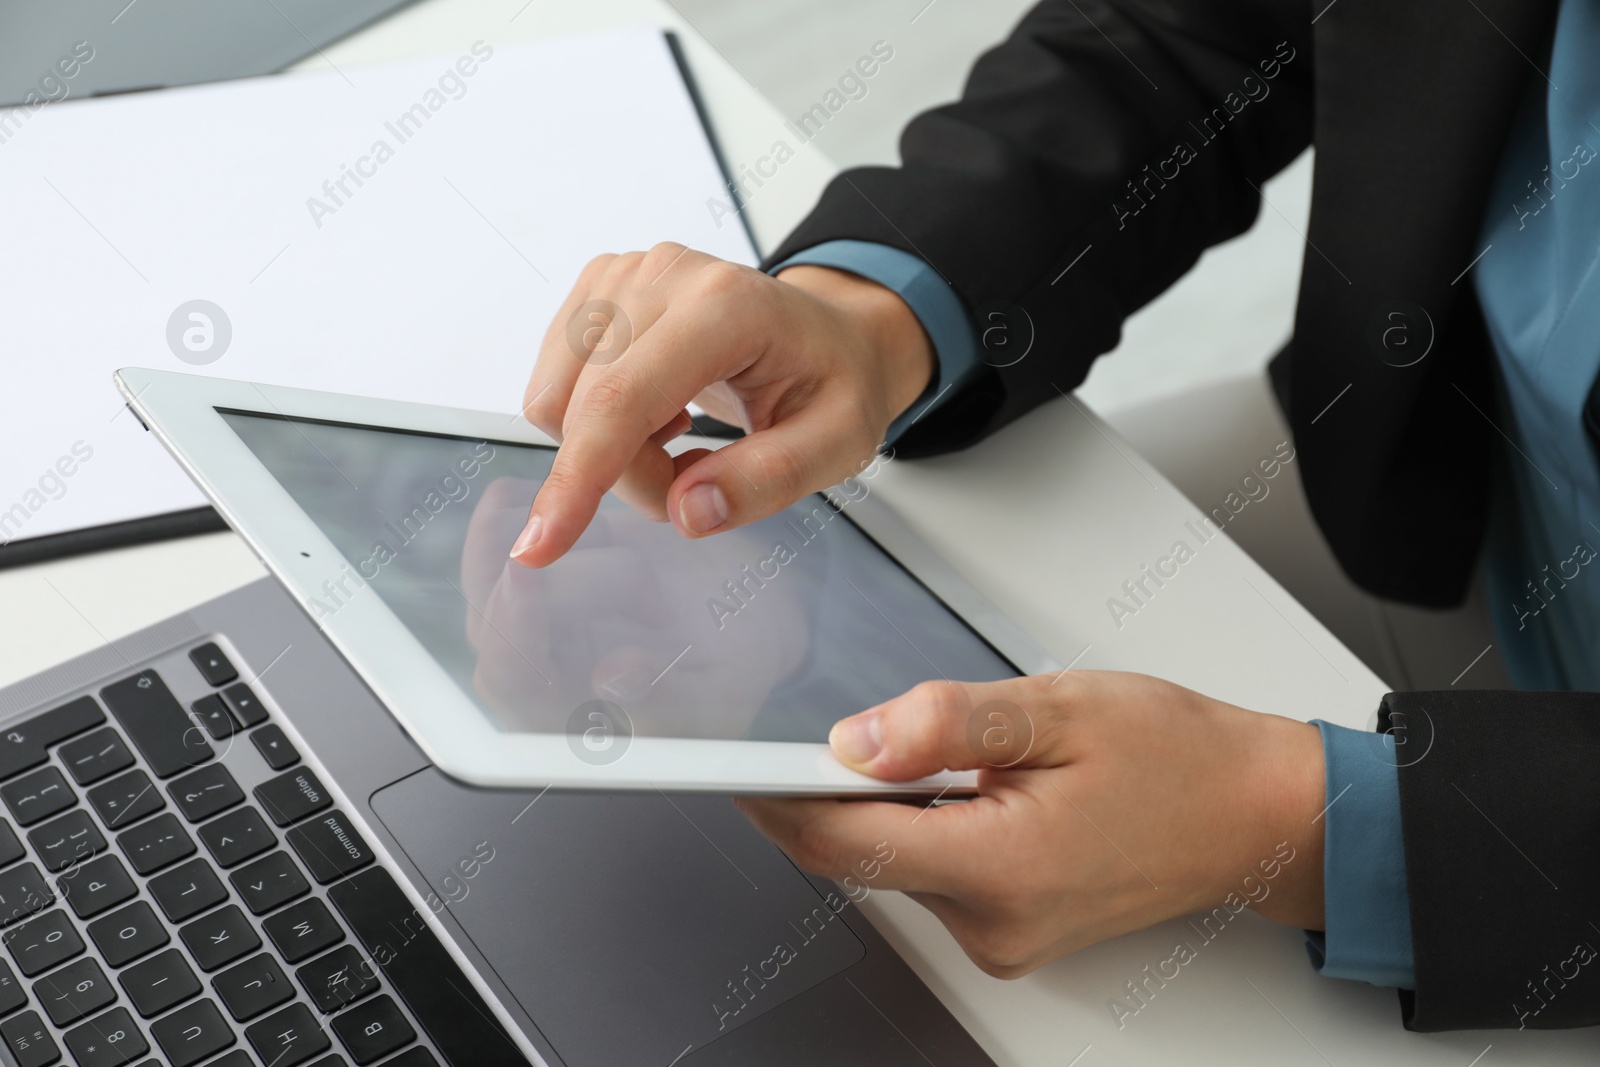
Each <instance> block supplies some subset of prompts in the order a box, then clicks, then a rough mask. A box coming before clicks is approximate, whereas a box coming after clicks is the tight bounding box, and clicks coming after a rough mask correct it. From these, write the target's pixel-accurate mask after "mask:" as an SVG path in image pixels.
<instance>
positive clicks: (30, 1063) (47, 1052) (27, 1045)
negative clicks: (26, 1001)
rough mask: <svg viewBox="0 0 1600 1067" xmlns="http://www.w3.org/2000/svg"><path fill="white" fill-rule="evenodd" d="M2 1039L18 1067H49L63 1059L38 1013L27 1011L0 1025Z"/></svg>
mask: <svg viewBox="0 0 1600 1067" xmlns="http://www.w3.org/2000/svg"><path fill="white" fill-rule="evenodd" d="M0 1037H3V1038H5V1042H6V1048H7V1050H9V1051H10V1053H11V1056H12V1058H13V1059H15V1060H16V1061H17V1067H48V1065H49V1064H52V1063H55V1062H56V1061H57V1060H59V1059H61V1049H60V1047H59V1046H57V1045H56V1043H55V1039H54V1038H52V1037H51V1036H50V1031H49V1030H47V1029H45V1025H44V1020H43V1019H41V1018H39V1013H38V1012H36V1011H25V1012H23V1013H22V1014H21V1015H18V1016H16V1017H15V1018H11V1019H7V1020H6V1021H5V1022H3V1023H0Z"/></svg>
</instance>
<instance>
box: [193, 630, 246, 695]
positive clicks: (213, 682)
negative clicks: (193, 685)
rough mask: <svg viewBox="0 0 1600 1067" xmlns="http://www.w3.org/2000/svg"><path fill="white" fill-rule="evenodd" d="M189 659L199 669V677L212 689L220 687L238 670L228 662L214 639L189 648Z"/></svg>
mask: <svg viewBox="0 0 1600 1067" xmlns="http://www.w3.org/2000/svg"><path fill="white" fill-rule="evenodd" d="M189 659H190V660H191V661H192V662H193V663H194V665H195V666H196V667H198V668H199V669H200V677H202V678H204V679H205V680H206V684H207V685H209V686H211V687H212V688H213V689H221V688H222V687H223V686H225V685H227V684H228V683H229V682H231V681H233V680H234V679H235V678H237V677H239V672H238V671H236V670H234V669H233V664H231V663H229V662H228V657H227V656H225V655H224V654H223V652H222V649H220V648H218V647H217V643H216V642H215V641H207V642H206V643H205V644H203V645H201V646H200V647H198V648H191V649H190V650H189Z"/></svg>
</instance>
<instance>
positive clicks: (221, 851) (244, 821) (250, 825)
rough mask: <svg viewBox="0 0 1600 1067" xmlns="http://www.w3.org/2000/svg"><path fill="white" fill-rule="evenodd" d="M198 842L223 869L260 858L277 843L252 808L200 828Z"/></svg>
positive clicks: (270, 831)
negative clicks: (200, 842)
mask: <svg viewBox="0 0 1600 1067" xmlns="http://www.w3.org/2000/svg"><path fill="white" fill-rule="evenodd" d="M200 840H201V841H203V842H205V846H206V848H208V849H210V850H211V857H212V859H214V860H216V861H217V863H218V864H219V865H220V866H222V867H224V868H226V867H232V866H233V865H234V864H236V863H243V862H244V861H245V860H247V859H249V858H250V857H251V856H259V855H260V854H261V853H263V852H265V851H266V850H267V849H269V848H271V847H272V846H273V845H276V844H277V843H278V839H277V838H276V837H274V836H273V835H272V830H271V828H270V827H268V826H267V821H266V820H265V819H263V818H262V817H261V813H260V812H259V811H257V810H256V809H255V808H240V809H239V810H238V811H234V812H229V813H228V814H227V815H223V816H221V817H220V818H216V819H213V820H211V821H210V822H208V823H206V824H205V825H204V826H202V827H200Z"/></svg>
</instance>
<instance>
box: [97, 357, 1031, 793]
mask: <svg viewBox="0 0 1600 1067" xmlns="http://www.w3.org/2000/svg"><path fill="white" fill-rule="evenodd" d="M116 382H117V387H118V388H119V389H120V390H121V391H122V394H123V396H124V397H125V398H126V400H127V402H128V405H129V407H130V408H131V409H132V410H133V411H134V413H135V414H136V415H138V416H139V418H140V420H141V421H142V422H143V423H144V425H145V427H146V428H147V429H148V430H150V431H151V432H152V433H153V434H155V435H156V437H157V439H158V440H160V441H161V443H162V444H163V445H164V446H165V447H166V448H167V450H168V451H169V452H171V453H172V455H173V457H174V458H175V459H177V461H178V463H179V464H180V465H181V466H182V467H183V469H184V470H185V471H186V472H187V473H188V474H189V476H190V477H191V478H193V479H194V481H195V483H196V484H197V485H198V486H199V487H200V488H201V490H202V491H203V492H205V494H206V495H207V496H208V497H209V498H210V500H211V502H212V503H213V504H214V505H215V506H216V508H217V511H218V512H219V513H220V514H221V515H222V517H223V518H224V519H225V520H226V521H227V523H228V525H229V526H231V527H232V528H233V529H234V530H235V531H237V532H238V533H239V535H240V536H241V537H242V538H243V539H244V540H245V543H246V544H248V545H249V546H250V548H251V550H252V551H254V552H255V554H256V555H257V556H258V557H259V558H260V559H261V561H262V563H263V564H265V565H266V567H267V569H268V570H270V571H271V572H272V573H273V575H274V576H275V577H277V578H278V580H279V581H280V582H282V583H283V585H284V586H285V587H286V588H287V589H288V590H289V592H290V593H291V594H292V595H293V596H294V598H295V600H296V602H297V603H299V604H300V606H301V608H302V610H305V611H306V613H307V615H308V616H310V617H311V618H312V619H313V621H314V622H316V624H317V626H318V627H319V628H320V629H321V630H322V632H323V634H324V635H325V636H326V637H327V638H328V640H329V641H331V642H332V643H333V645H334V647H335V648H336V649H338V651H339V652H340V654H341V655H343V656H344V658H345V660H346V661H347V662H348V663H349V664H350V665H351V667H352V668H353V669H354V670H355V671H356V672H357V673H358V674H359V675H360V676H361V677H362V679H363V680H364V681H365V682H366V683H367V685H368V686H369V687H370V688H371V689H372V690H373V692H374V693H375V694H377V696H378V698H379V699H380V700H381V701H382V702H383V704H384V705H385V707H387V708H388V709H389V712H390V714H392V715H394V717H395V718H396V719H397V720H398V721H399V722H400V724H401V725H402V726H404V727H405V729H406V731H407V732H408V733H409V734H410V735H411V737H412V739H413V740H414V741H415V742H416V743H417V745H418V746H419V747H420V748H421V749H422V751H423V752H424V753H425V754H426V755H427V756H428V758H429V759H430V760H432V761H433V762H434V764H435V765H437V766H438V767H439V769H440V770H442V771H444V772H445V773H446V774H448V775H450V776H452V777H454V778H457V779H460V780H461V781H463V782H466V783H469V784H471V785H476V786H486V787H507V788H521V789H526V788H543V787H552V788H560V789H598V790H647V789H659V790H671V791H676V792H706V793H719V794H751V795H768V796H772V795H785V796H879V797H885V796H928V795H944V796H956V795H962V794H970V793H971V792H973V791H974V789H975V782H976V775H975V774H974V773H972V772H961V773H946V774H940V775H934V776H931V777H928V778H922V779H918V780H916V781H912V782H883V781H879V780H878V779H875V778H870V777H868V776H866V775H863V774H859V773H857V772H855V771H852V770H850V769H848V768H846V767H845V766H843V765H842V764H840V763H839V762H838V761H837V760H836V759H835V758H834V757H833V754H832V752H831V751H830V750H829V748H828V746H827V745H825V744H808V743H799V742H774V741H733V740H703V739H691V738H659V737H644V736H633V737H631V738H629V739H628V747H627V749H626V751H625V752H624V753H623V754H622V755H621V757H620V758H617V759H616V760H615V761H614V762H609V763H603V764H591V763H588V762H585V761H583V760H581V759H579V758H578V757H577V756H576V755H575V754H574V752H573V750H572V748H571V747H570V746H569V742H568V737H567V735H566V734H531V733H510V732H505V731H502V730H500V729H498V728H497V727H496V726H495V725H494V724H493V723H492V722H491V721H490V719H489V718H488V716H487V715H486V714H485V713H484V711H483V710H482V708H481V707H480V706H479V705H478V704H476V703H475V702H474V701H473V700H472V698H471V697H470V696H468V695H467V694H465V693H463V692H462V691H461V690H460V688H459V687H458V686H457V684H456V682H455V681H454V679H452V678H451V677H450V675H449V674H448V673H447V672H446V671H445V669H444V668H443V667H442V666H441V665H440V664H439V663H438V662H437V661H436V660H435V659H434V658H433V657H432V655H430V654H429V653H428V651H427V649H426V648H425V647H424V646H423V645H422V643H421V642H420V641H419V640H418V639H417V638H416V637H415V636H414V635H413V634H412V632H411V631H410V630H409V629H408V628H407V627H406V626H405V624H404V623H403V622H402V621H401V620H400V619H399V618H398V617H397V616H396V615H395V614H394V613H393V612H392V611H391V610H390V609H389V607H388V605H387V604H386V603H385V601H384V599H383V598H382V597H381V596H376V595H374V596H352V597H350V598H349V599H348V600H346V601H344V602H343V603H342V604H341V605H340V606H339V609H338V610H337V611H336V612H334V613H332V614H331V615H327V616H325V617H324V618H318V617H317V613H316V612H315V611H313V610H312V608H311V598H314V597H317V596H318V595H319V591H320V590H321V589H322V586H323V582H324V581H325V580H331V579H334V578H337V577H339V576H341V575H342V574H346V573H347V572H349V571H351V570H353V569H354V568H355V563H354V562H353V561H351V560H349V559H347V558H346V557H345V556H344V555H342V554H341V553H340V552H339V551H338V549H336V548H335V547H334V545H333V543H332V542H331V541H329V540H328V538H327V536H326V535H325V534H323V532H322V531H321V529H320V528H318V526H317V525H316V523H315V522H313V521H312V520H311V518H310V517H309V516H308V515H307V514H306V513H305V512H304V511H303V510H302V509H301V508H300V507H299V505H298V504H296V502H295V501H294V499H293V498H292V497H291V496H290V495H289V492H288V490H286V489H285V488H284V487H283V486H282V485H281V484H280V483H279V482H278V480H277V479H276V478H274V477H273V475H272V474H271V473H270V472H269V471H268V470H267V468H266V467H265V466H264V465H263V464H262V463H261V461H260V460H259V459H257V458H256V456H255V454H254V453H253V452H252V451H251V450H250V448H249V447H248V446H247V445H246V444H245V442H244V440H243V439H242V438H240V437H239V436H238V434H237V433H235V432H234V430H233V428H232V427H231V426H229V425H228V423H227V421H226V420H225V419H224V418H223V416H222V415H221V413H220V412H219V409H230V410H233V411H240V412H245V413H252V412H253V413H257V414H260V415H263V416H267V417H288V418H301V419H316V420H322V421H329V422H337V423H347V424H355V425H361V426H369V427H372V428H375V429H380V430H381V429H393V430H398V431H413V432H420V433H428V434H442V435H446V436H452V437H461V438H467V439H471V440H487V441H490V442H495V441H500V442H506V443H513V444H516V443H521V444H530V445H547V446H548V445H552V444H553V443H554V442H552V441H551V440H550V438H549V437H548V436H546V435H545V434H544V433H542V432H541V431H539V430H538V429H537V428H535V427H534V426H532V425H531V424H530V423H528V422H526V421H525V420H523V419H522V418H521V417H520V416H515V415H509V416H508V415H506V414H503V413H490V412H480V411H467V410H463V409H458V408H446V407H436V406H431V405H426V404H415V403H409V402H403V401H394V400H382V399H376V398H372V397H358V396H348V395H344V394H338V393H325V392H318V391H313V390H308V389H293V388H288V387H284V386H274V385H266V384H260V383H254V382H242V381H233V380H229V379H224V378H213V377H207V376H203V375H194V374H180V373H176V372H172V371H158V370H148V369H144V368H135V367H128V368H123V369H122V370H119V371H118V372H117V374H116ZM717 443H718V442H715V441H710V440H707V439H704V438H697V437H693V436H685V437H683V438H680V439H679V441H677V442H674V445H673V449H674V451H676V450H678V449H682V448H691V447H696V446H711V447H715V446H716V445H717ZM847 517H848V518H849V519H851V520H853V521H854V523H855V525H856V526H857V527H858V528H860V529H861V530H862V531H863V532H864V533H866V534H867V536H868V537H869V538H870V539H871V540H872V541H874V542H875V543H876V544H877V545H878V547H879V548H880V549H881V550H882V551H883V552H884V553H886V554H887V555H888V556H889V557H890V559H891V560H892V561H894V562H896V563H897V564H899V565H900V566H901V567H903V568H905V569H906V570H907V571H908V572H909V573H910V574H911V575H912V576H913V577H914V578H916V579H917V580H918V581H920V582H921V583H922V584H923V585H925V586H926V587H927V588H928V589H929V590H930V591H931V592H932V593H933V594H934V595H935V596H936V597H938V598H939V599H941V600H942V601H944V603H945V604H946V605H947V606H948V607H949V608H950V610H951V611H952V612H954V613H955V614H956V615H957V617H958V618H959V619H960V620H961V621H962V622H964V623H965V624H966V625H967V626H968V627H970V628H971V629H972V630H973V631H975V632H976V633H977V634H978V635H979V636H981V637H982V638H983V639H984V640H985V641H987V642H989V644H990V645H992V646H993V647H994V648H995V649H996V650H997V651H998V652H999V653H1000V654H1001V655H1002V656H1004V657H1005V658H1007V659H1008V660H1010V661H1011V663H1012V664H1013V665H1014V666H1015V667H1016V668H1017V669H1019V670H1020V671H1022V673H1024V674H1039V673H1044V672H1047V671H1051V670H1059V669H1060V666H1061V665H1060V664H1059V663H1057V662H1056V661H1055V660H1054V659H1052V657H1051V656H1050V655H1049V654H1048V653H1047V652H1045V650H1044V649H1043V648H1041V647H1040V646H1039V645H1038V644H1037V643H1036V642H1034V641H1033V640H1032V639H1031V638H1030V637H1028V636H1027V635H1026V634H1025V633H1024V632H1023V631H1022V629H1021V627H1019V626H1017V625H1016V624H1015V623H1013V622H1012V621H1011V620H1010V619H1008V618H1007V617H1006V616H1005V615H1004V614H1002V613H1001V612H1000V611H999V610H998V609H997V608H996V607H995V606H994V605H993V604H991V603H990V602H989V601H988V600H987V599H986V598H985V597H983V596H982V594H980V593H979V592H978V591H977V590H976V589H975V588H973V587H972V586H971V585H970V584H969V583H967V582H966V581H965V580H963V579H962V578H961V577H960V576H959V575H958V574H957V573H956V572H955V571H954V570H953V569H951V568H950V567H949V566H948V565H947V564H945V563H944V562H943V561H941V560H940V559H939V558H938V557H937V556H936V555H935V554H934V553H933V552H932V551H931V550H930V549H928V548H927V546H926V545H924V544H923V543H922V542H921V541H920V539H918V538H917V537H916V536H915V534H913V533H912V532H911V531H910V529H909V528H907V527H906V526H905V524H904V523H902V522H900V521H899V519H898V518H897V517H896V516H895V514H894V513H893V511H892V510H890V508H889V507H888V506H886V505H885V504H884V503H883V501H882V500H881V499H879V496H878V494H875V493H868V494H866V495H865V496H864V497H862V498H860V499H857V500H854V501H852V502H851V503H849V504H848V506H847Z"/></svg>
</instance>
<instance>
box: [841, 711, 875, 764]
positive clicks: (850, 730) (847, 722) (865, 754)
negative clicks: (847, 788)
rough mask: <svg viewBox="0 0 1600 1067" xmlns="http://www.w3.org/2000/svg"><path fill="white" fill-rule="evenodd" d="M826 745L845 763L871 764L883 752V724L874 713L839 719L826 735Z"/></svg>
mask: <svg viewBox="0 0 1600 1067" xmlns="http://www.w3.org/2000/svg"><path fill="white" fill-rule="evenodd" d="M828 744H830V745H832V746H833V751H834V754H835V755H837V756H838V757H839V759H840V760H841V761H843V762H845V763H854V764H862V763H871V762H872V758H873V757H874V756H876V755H877V754H878V753H879V752H881V751H882V750H883V722H882V721H881V720H880V719H879V718H878V715H877V713H876V712H867V713H866V714H863V715H852V716H851V717H850V718H848V719H840V720H839V721H838V722H836V723H834V724H833V729H832V730H831V731H829V733H828Z"/></svg>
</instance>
